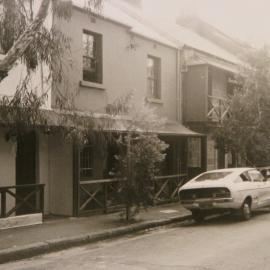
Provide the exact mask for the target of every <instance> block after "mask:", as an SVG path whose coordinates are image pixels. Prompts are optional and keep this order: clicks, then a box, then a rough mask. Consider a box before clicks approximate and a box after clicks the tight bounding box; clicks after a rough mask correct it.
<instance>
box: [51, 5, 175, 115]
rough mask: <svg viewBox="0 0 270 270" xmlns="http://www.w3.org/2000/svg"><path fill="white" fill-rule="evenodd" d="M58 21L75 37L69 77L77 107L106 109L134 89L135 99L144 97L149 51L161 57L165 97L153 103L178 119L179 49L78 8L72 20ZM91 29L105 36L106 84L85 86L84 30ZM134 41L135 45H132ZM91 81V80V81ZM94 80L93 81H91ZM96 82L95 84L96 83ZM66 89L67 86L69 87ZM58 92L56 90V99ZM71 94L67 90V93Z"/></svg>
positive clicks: (160, 112)
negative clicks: (91, 15) (143, 36)
mask: <svg viewBox="0 0 270 270" xmlns="http://www.w3.org/2000/svg"><path fill="white" fill-rule="evenodd" d="M55 24H56V25H57V27H59V29H61V31H62V32H63V33H65V35H67V36H69V37H70V38H71V52H72V54H71V56H67V57H66V59H67V65H65V66H66V72H67V74H68V76H66V77H65V78H66V79H65V81H63V82H62V86H61V87H62V91H63V89H64V88H63V87H65V86H68V88H69V90H68V92H69V93H70V91H71V92H73V94H74V93H75V92H76V93H77V96H76V98H75V101H76V102H75V104H76V107H77V108H78V109H80V110H88V111H89V110H92V111H100V112H103V111H104V107H105V106H106V104H108V103H112V102H113V101H114V100H115V99H117V98H119V97H123V96H125V95H126V94H127V93H129V92H131V91H133V93H134V100H135V102H137V101H140V100H144V99H145V97H146V93H147V55H151V56H156V57H160V58H161V101H162V103H161V104H160V103H155V104H154V103H153V106H155V107H157V111H158V113H159V114H160V115H163V116H166V117H168V118H169V119H172V120H176V105H177V104H176V66H177V60H176V59H177V57H176V50H175V49H173V48H170V47H167V46H165V45H161V44H157V43H156V42H153V41H150V40H147V39H144V38H141V37H139V36H136V35H133V34H131V33H130V32H129V29H128V28H127V27H125V26H123V25H120V24H116V23H113V22H111V21H108V20H104V19H101V18H96V19H92V20H91V19H90V17H89V15H87V14H85V13H83V12H81V11H79V10H77V9H74V11H73V15H72V18H71V20H70V21H69V22H66V21H63V20H62V21H59V20H57V19H55ZM84 29H85V30H89V31H92V32H96V33H99V34H101V35H102V38H103V41H102V43H103V84H102V85H99V86H98V87H82V86H80V85H79V83H80V81H81V80H82V53H83V52H82V33H83V30H84ZM131 44H133V45H134V47H133V48H131V46H130V45H131ZM88 84H89V83H88ZM90 84H91V83H90ZM92 85H93V84H92ZM65 89H66V87H65ZM55 94H56V92H55V91H54V92H53V100H55ZM65 96H67V94H65Z"/></svg>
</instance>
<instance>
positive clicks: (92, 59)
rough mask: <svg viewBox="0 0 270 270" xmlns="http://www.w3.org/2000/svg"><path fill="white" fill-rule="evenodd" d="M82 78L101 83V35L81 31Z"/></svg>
mask: <svg viewBox="0 0 270 270" xmlns="http://www.w3.org/2000/svg"><path fill="white" fill-rule="evenodd" d="M83 80H84V81H88V82H94V83H102V36H101V35H100V34H97V33H93V32H89V31H86V30H84V31H83Z"/></svg>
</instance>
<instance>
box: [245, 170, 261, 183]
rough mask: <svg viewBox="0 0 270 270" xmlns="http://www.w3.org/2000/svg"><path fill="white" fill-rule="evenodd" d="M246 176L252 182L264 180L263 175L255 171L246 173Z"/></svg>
mask: <svg viewBox="0 0 270 270" xmlns="http://www.w3.org/2000/svg"><path fill="white" fill-rule="evenodd" d="M248 174H249V176H250V178H251V180H252V181H254V182H262V181H263V180H264V177H263V175H262V174H261V173H260V172H259V171H256V170H252V171H248Z"/></svg>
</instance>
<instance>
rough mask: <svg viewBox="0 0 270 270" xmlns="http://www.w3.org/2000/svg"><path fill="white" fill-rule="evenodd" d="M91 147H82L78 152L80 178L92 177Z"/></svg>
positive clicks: (92, 160) (92, 158)
mask: <svg viewBox="0 0 270 270" xmlns="http://www.w3.org/2000/svg"><path fill="white" fill-rule="evenodd" d="M93 163H94V155H93V146H92V145H87V146H84V147H83V148H82V149H81V151H80V178H81V179H85V178H88V179H89V178H92V177H93Z"/></svg>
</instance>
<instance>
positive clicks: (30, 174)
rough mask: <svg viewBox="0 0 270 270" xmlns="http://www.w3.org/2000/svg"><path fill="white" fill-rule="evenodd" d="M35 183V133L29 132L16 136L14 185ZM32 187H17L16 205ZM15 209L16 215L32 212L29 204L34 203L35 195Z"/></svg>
mask: <svg viewBox="0 0 270 270" xmlns="http://www.w3.org/2000/svg"><path fill="white" fill-rule="evenodd" d="M35 183H36V134H35V132H29V133H26V134H23V135H20V136H18V138H17V155H16V185H28V184H35ZM31 190H33V188H31V189H29V188H18V189H17V192H16V195H17V197H18V198H17V199H16V205H18V204H20V202H21V200H22V198H25V196H27V194H29V192H30V191H31ZM27 202H28V203H24V204H23V205H22V207H20V208H19V209H18V210H17V211H16V214H17V215H22V214H29V213H32V212H34V210H33V208H31V206H30V205H35V204H36V197H35V195H33V196H31V198H29V199H28V200H27Z"/></svg>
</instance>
